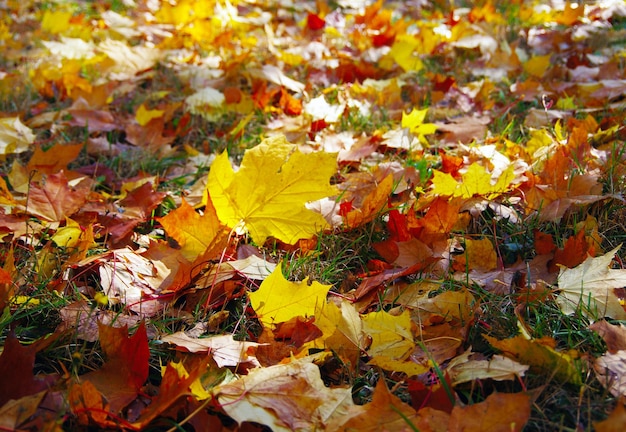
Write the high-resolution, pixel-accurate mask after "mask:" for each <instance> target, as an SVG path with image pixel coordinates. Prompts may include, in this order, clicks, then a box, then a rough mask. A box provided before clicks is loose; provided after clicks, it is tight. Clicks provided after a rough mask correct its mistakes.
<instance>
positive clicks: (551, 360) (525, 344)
mask: <svg viewBox="0 0 626 432" xmlns="http://www.w3.org/2000/svg"><path fill="white" fill-rule="evenodd" d="M483 337H484V338H485V339H487V342H489V344H491V346H493V347H494V348H496V349H499V350H500V351H502V353H503V354H504V355H505V356H507V357H510V358H512V359H513V360H516V361H518V362H520V363H522V364H526V365H529V366H530V370H531V371H532V372H534V373H540V374H542V375H545V376H548V377H552V376H554V378H555V379H557V380H558V381H560V382H564V383H571V384H574V385H581V384H582V377H581V375H580V370H579V368H578V367H577V366H576V365H575V364H574V358H572V356H571V355H570V354H568V353H564V352H558V351H556V350H554V349H553V348H552V347H550V346H548V345H545V344H542V343H541V342H540V341H537V340H534V339H530V340H529V339H527V338H526V337H524V336H523V335H519V336H515V337H513V338H509V339H504V340H498V339H496V338H494V337H491V336H488V335H483Z"/></svg>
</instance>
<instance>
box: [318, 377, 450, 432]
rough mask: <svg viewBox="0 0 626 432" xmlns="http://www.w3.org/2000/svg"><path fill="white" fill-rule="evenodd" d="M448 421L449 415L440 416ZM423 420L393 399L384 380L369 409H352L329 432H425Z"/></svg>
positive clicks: (379, 381) (378, 386) (368, 406)
mask: <svg viewBox="0 0 626 432" xmlns="http://www.w3.org/2000/svg"><path fill="white" fill-rule="evenodd" d="M436 418H437V419H438V420H440V421H441V420H444V419H446V418H447V416H446V415H443V416H436ZM421 422H422V419H420V416H419V415H418V414H417V413H416V412H415V410H414V409H413V408H411V407H410V406H409V405H407V404H405V403H404V402H402V401H401V400H400V399H399V398H398V397H397V396H395V395H393V394H392V393H391V392H390V391H389V389H388V388H387V385H386V384H385V380H384V379H379V380H378V383H377V384H376V388H375V389H374V395H373V397H372V401H371V402H370V403H368V404H365V405H358V406H352V407H351V408H350V409H349V410H348V411H347V412H346V413H344V415H343V416H342V417H340V418H337V419H336V420H335V422H333V423H332V424H331V425H329V427H328V429H327V430H329V431H357V430H358V431H369V432H375V431H389V432H391V431H398V432H401V431H402V432H404V431H407V432H408V431H411V430H415V428H418V427H419V428H420V429H418V430H429V429H423V425H421Z"/></svg>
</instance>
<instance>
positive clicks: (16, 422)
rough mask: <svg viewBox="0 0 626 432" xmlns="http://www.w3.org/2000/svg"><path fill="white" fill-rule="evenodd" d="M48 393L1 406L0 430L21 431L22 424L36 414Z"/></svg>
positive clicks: (12, 401) (26, 397)
mask: <svg viewBox="0 0 626 432" xmlns="http://www.w3.org/2000/svg"><path fill="white" fill-rule="evenodd" d="M46 393H47V391H46V390H44V391H40V392H39V393H35V394H33V395H30V396H24V397H21V398H19V399H11V400H10V401H8V402H7V403H5V404H4V405H3V406H0V429H3V430H19V429H20V426H21V425H22V424H24V423H25V422H26V421H28V419H29V418H30V417H32V416H34V415H35V414H36V412H37V409H38V408H39V405H40V404H41V402H42V401H43V399H44V397H45V396H46Z"/></svg>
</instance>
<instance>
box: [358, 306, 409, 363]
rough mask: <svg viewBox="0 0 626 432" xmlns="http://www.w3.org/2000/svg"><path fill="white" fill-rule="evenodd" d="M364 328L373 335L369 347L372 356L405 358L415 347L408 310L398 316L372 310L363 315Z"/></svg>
mask: <svg viewBox="0 0 626 432" xmlns="http://www.w3.org/2000/svg"><path fill="white" fill-rule="evenodd" d="M363 329H364V330H365V332H366V333H367V334H369V335H370V336H371V337H372V345H371V346H370V348H369V349H368V353H369V354H370V355H371V356H372V357H377V356H383V357H388V358H390V359H392V360H405V359H406V358H407V357H408V356H409V354H410V353H411V351H412V350H413V348H415V343H413V334H412V333H411V316H410V315H409V311H408V310H405V311H404V312H402V314H400V315H398V316H394V315H391V314H390V313H387V312H385V311H380V312H370V313H368V314H367V315H365V316H364V317H363Z"/></svg>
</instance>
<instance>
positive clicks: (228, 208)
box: [208, 137, 336, 245]
mask: <svg viewBox="0 0 626 432" xmlns="http://www.w3.org/2000/svg"><path fill="white" fill-rule="evenodd" d="M335 169H336V156H335V155H334V154H328V153H321V152H320V153H312V154H303V153H301V152H300V151H298V150H297V149H296V148H295V146H294V145H292V144H289V143H288V142H287V141H286V139H285V138H284V137H275V138H270V139H266V140H265V141H263V142H262V143H261V144H259V145H257V146H256V147H255V148H253V149H251V150H248V151H246V153H245V155H244V157H243V160H242V162H241V167H240V168H239V171H237V172H234V171H233V168H232V167H231V165H230V161H229V159H228V155H227V154H226V153H222V154H221V155H220V156H218V157H217V158H216V159H215V161H214V162H213V165H212V167H211V171H210V172H209V182H208V190H209V195H210V196H211V200H212V201H213V204H214V205H215V209H216V211H217V215H218V217H219V219H220V220H221V221H222V222H223V223H225V224H226V225H227V226H228V227H230V228H236V229H239V230H245V231H248V232H249V233H250V235H251V237H252V239H253V240H254V242H255V243H257V244H259V245H261V244H263V243H264V242H265V240H266V239H267V238H268V237H275V238H277V239H279V240H281V241H283V242H285V243H289V244H293V243H295V242H296V241H297V240H299V239H306V238H310V237H311V236H313V235H314V234H315V233H317V232H318V231H319V230H321V229H323V228H325V227H326V226H327V225H328V223H327V222H326V220H325V219H324V218H323V217H322V215H321V214H319V213H315V212H313V211H311V210H309V209H307V208H306V206H305V204H306V203H307V202H311V201H314V200H317V199H321V198H324V197H327V196H331V195H333V194H334V193H335V192H336V190H335V188H333V187H332V186H330V184H329V180H330V177H331V176H332V175H333V174H334V173H335Z"/></svg>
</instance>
